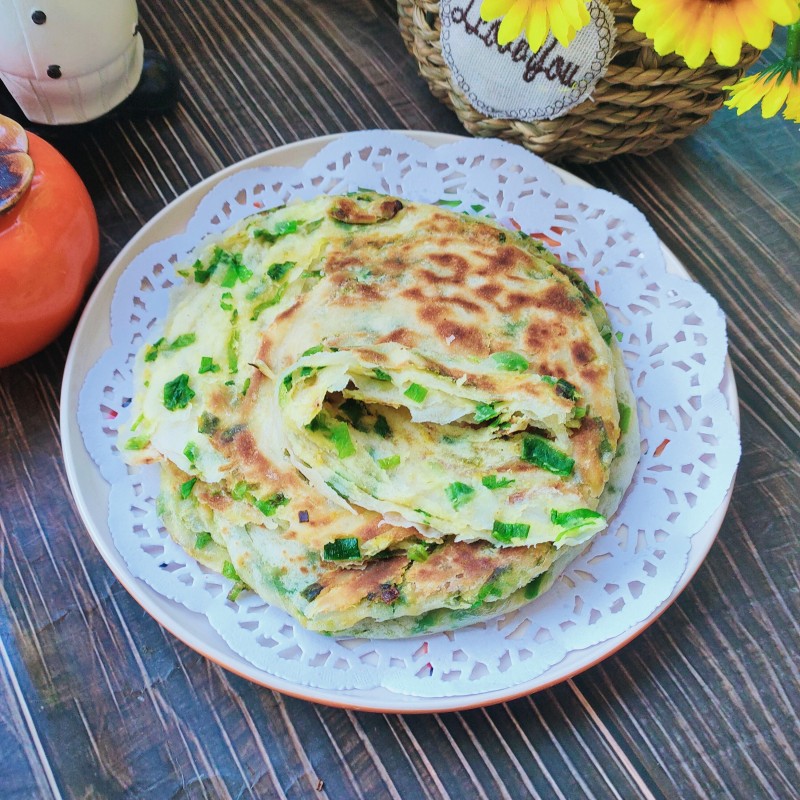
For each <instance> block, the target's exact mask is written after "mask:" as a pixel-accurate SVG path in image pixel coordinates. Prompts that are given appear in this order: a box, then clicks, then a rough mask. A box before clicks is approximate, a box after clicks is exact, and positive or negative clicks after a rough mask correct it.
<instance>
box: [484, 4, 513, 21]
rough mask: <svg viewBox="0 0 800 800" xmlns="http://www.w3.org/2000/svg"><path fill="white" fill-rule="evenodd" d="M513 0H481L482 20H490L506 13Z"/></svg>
mask: <svg viewBox="0 0 800 800" xmlns="http://www.w3.org/2000/svg"><path fill="white" fill-rule="evenodd" d="M514 2H515V0H483V2H482V3H481V19H482V20H483V21H484V22H492V21H494V20H496V19H497V18H498V17H502V16H505V15H506V14H508V11H509V9H510V8H511V6H513V5H514Z"/></svg>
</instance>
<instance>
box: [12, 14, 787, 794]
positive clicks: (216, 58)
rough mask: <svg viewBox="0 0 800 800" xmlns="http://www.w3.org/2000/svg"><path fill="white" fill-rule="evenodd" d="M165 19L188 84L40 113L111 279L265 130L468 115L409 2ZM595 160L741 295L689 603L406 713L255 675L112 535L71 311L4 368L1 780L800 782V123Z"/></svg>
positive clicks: (716, 134)
mask: <svg viewBox="0 0 800 800" xmlns="http://www.w3.org/2000/svg"><path fill="white" fill-rule="evenodd" d="M140 16H141V24H142V29H143V32H144V36H145V40H146V42H147V43H148V45H149V46H151V47H154V48H156V49H159V50H161V51H162V52H165V53H167V54H168V55H170V56H171V57H172V58H173V59H174V60H175V62H176V63H177V65H178V66H179V68H180V70H181V73H182V75H183V97H182V101H181V103H180V105H179V106H178V107H177V108H176V109H175V110H174V111H173V112H172V113H169V114H168V115H166V116H163V117H153V118H149V119H147V118H140V119H118V118H113V117H109V118H106V119H103V120H101V121H98V122H97V123H94V124H91V125H86V126H80V127H76V128H70V129H68V128H59V129H52V128H51V129H46V128H37V127H32V129H33V130H36V131H37V132H39V133H40V134H42V135H44V136H45V137H46V138H48V139H49V140H50V141H51V142H52V143H54V144H55V145H56V146H57V147H58V148H59V149H60V150H61V151H62V152H63V153H64V154H65V155H66V156H67V157H68V158H69V159H70V160H71V162H72V163H73V164H74V165H75V167H76V168H77V169H78V171H79V172H80V174H81V176H82V178H83V179H84V181H85V183H86V184H87V186H88V188H89V191H90V193H91V195H92V198H93V200H94V202H95V205H96V207H97V212H98V215H99V219H100V225H101V236H102V252H101V258H100V264H99V266H98V269H97V277H99V276H100V275H101V274H102V273H103V271H104V270H105V269H106V268H107V267H108V265H109V263H110V262H111V260H112V259H113V258H114V256H115V255H116V254H117V252H118V251H119V250H120V249H121V248H122V246H123V245H124V244H125V243H126V242H127V241H128V239H129V238H130V237H131V236H133V235H134V234H135V233H136V232H137V230H138V229H139V228H140V227H141V225H142V224H143V223H144V222H146V221H147V220H148V219H149V218H150V217H152V216H153V215H154V214H155V213H156V212H158V211H159V210H160V209H161V208H163V207H164V206H165V205H166V204H167V203H169V202H170V201H171V200H172V199H174V198H175V197H177V196H179V195H180V194H181V193H182V192H183V191H185V190H186V189H187V188H189V187H190V186H192V185H194V184H196V183H197V182H198V181H200V180H201V179H202V178H203V177H205V176H207V175H210V174H212V173H213V172H215V171H217V170H218V169H220V168H221V167H224V166H226V165H228V164H232V163H234V162H236V161H238V160H240V159H242V158H244V157H246V156H250V155H252V154H254V153H257V152H259V151H262V150H264V149H266V148H270V147H273V146H276V145H279V144H282V143H285V142H291V141H295V140H298V139H302V138H307V137H311V136H316V135H320V134H328V133H335V132H338V131H346V130H357V129H360V128H416V129H424V130H437V131H443V132H451V133H461V132H463V131H462V129H461V127H460V124H459V123H458V120H457V119H456V118H455V117H454V116H453V115H452V114H451V113H450V112H449V111H448V110H446V109H445V108H444V107H443V106H441V105H440V104H439V103H438V102H437V101H436V100H434V99H433V97H432V96H431V95H430V93H429V91H428V88H427V86H426V85H425V84H424V82H423V81H422V80H421V79H420V78H419V77H418V76H417V71H416V64H415V62H414V61H413V59H412V58H411V57H410V56H409V55H407V53H406V52H405V50H404V49H403V46H402V43H401V40H400V37H399V34H398V31H397V26H396V12H395V9H394V7H393V4H392V0H374V2H370V1H369V0H327V2H323V1H322V0H319V1H318V2H312V1H311V0H298V1H297V2H288V3H277V2H247V3H241V2H235V0H206V1H205V2H201V1H200V0H141V2H140ZM0 113H11V114H14V113H15V110H14V107H13V104H12V103H11V102H10V100H9V98H8V97H7V96H6V95H3V94H2V93H0ZM573 171H574V172H575V173H576V174H578V175H580V176H581V177H583V178H585V179H587V180H589V181H590V182H592V183H594V184H596V185H598V186H602V187H604V188H607V189H610V190H611V191H614V192H616V193H617V194H619V195H621V196H623V197H625V198H627V199H629V200H631V201H632V202H633V203H634V204H636V205H637V206H638V207H639V208H640V209H641V210H642V211H643V212H644V213H645V214H646V215H647V216H648V217H649V219H650V221H651V222H652V224H653V226H654V227H655V229H656V231H657V232H658V234H659V235H660V236H661V237H662V238H663V240H664V241H665V242H666V243H667V245H668V246H670V247H671V248H672V249H673V250H674V251H675V252H676V254H677V255H678V257H679V258H680V259H681V260H682V261H683V263H684V264H685V265H686V267H687V268H688V269H689V270H690V272H691V273H692V275H693V276H694V277H695V278H696V279H697V280H699V281H700V282H701V283H702V284H703V285H704V286H706V287H707V288H708V289H709V290H711V292H713V294H714V295H715V296H716V297H717V298H718V300H719V301H720V303H721V304H722V306H723V308H724V310H725V312H726V313H727V315H728V320H729V335H730V352H731V358H732V360H733V364H734V369H735V372H736V378H737V382H738V389H739V393H740V398H741V413H742V438H743V456H742V464H741V468H740V470H739V474H738V478H737V481H736V490H735V493H734V497H733V502H732V504H731V507H730V511H729V513H728V516H727V518H726V520H725V523H724V524H723V526H722V530H721V532H720V535H719V538H718V540H717V542H716V544H715V545H714V547H713V548H712V550H711V553H710V554H709V556H708V558H707V560H706V561H705V563H704V565H703V566H702V568H701V569H700V571H699V572H698V574H697V575H696V577H695V578H694V580H693V581H692V582H691V583H690V585H689V587H688V588H687V589H686V590H685V591H684V592H683V594H682V595H681V597H680V598H679V599H678V600H677V602H676V603H674V605H673V606H672V607H670V608H669V610H668V611H667V612H666V613H665V614H664V615H663V616H662V617H661V618H660V619H659V620H658V622H657V623H655V624H654V625H653V626H652V627H651V628H649V629H648V630H647V631H646V632H645V633H644V634H642V635H641V636H639V637H638V638H637V639H635V640H634V641H633V642H631V643H630V644H629V645H627V646H626V647H625V648H623V649H622V650H621V651H620V652H619V653H617V654H616V655H614V656H613V657H611V658H609V659H607V660H606V661H605V662H603V663H601V664H600V665H598V666H596V667H594V668H593V669H591V670H589V671H587V672H585V673H583V674H581V675H579V676H578V677H576V678H574V679H573V680H570V681H567V682H566V683H563V684H561V685H559V686H556V687H555V688H553V689H550V690H548V691H544V692H541V693H539V694H536V695H534V696H531V697H527V698H523V699H519V700H515V701H513V702H510V703H507V704H503V705H498V706H494V707H491V708H487V709H485V710H473V711H468V712H463V713H452V714H443V715H424V716H388V715H381V714H371V713H362V712H351V711H343V710H338V709H331V708H327V707H323V706H318V705H313V704H311V703H307V702H304V701H301V700H296V699H292V698H287V697H284V696H281V695H278V694H276V693H274V692H272V691H269V690H266V689H262V688H260V687H258V686H255V685H252V684H250V683H248V682H246V681H244V680H241V679H239V678H237V677H235V676H232V675H231V674H229V673H227V672H225V671H224V670H223V669H221V668H219V667H217V666H215V665H214V664H212V663H210V662H208V661H206V660H205V659H204V658H202V657H201V656H199V655H197V654H195V653H194V652H193V651H191V650H189V649H188V648H187V647H185V646H184V645H183V644H181V643H180V642H178V641H177V640H176V639H174V638H173V637H172V636H171V635H170V634H168V633H167V632H166V631H164V630H162V629H161V628H160V627H159V625H158V624H156V623H155V622H154V621H153V620H151V619H150V618H149V617H148V616H147V615H145V613H144V612H143V611H142V610H141V609H140V607H139V606H138V605H137V604H136V603H135V602H134V601H133V600H132V599H131V598H130V597H129V596H128V594H127V593H126V592H125V590H124V589H122V587H121V586H120V585H119V584H118V583H117V581H116V580H115V579H114V578H113V576H112V574H111V573H110V572H109V570H108V569H107V567H106V566H105V564H104V562H103V561H102V559H101V558H100V556H99V555H98V553H97V552H96V550H95V549H94V547H93V545H92V543H91V541H90V539H89V537H88V535H87V533H86V531H85V529H84V527H83V524H82V523H81V520H80V518H79V516H78V514H77V511H76V509H75V506H74V505H73V503H72V500H71V496H70V492H69V489H68V486H67V482H66V478H65V473H64V465H63V461H62V457H61V450H60V445H59V430H58V397H59V390H60V383H61V377H62V372H63V367H64V361H65V358H66V353H67V349H68V347H69V343H70V335H71V329H70V330H68V331H67V332H66V333H65V334H64V335H63V336H61V338H60V339H59V340H58V341H57V342H56V343H54V344H53V345H52V346H50V347H48V348H47V349H46V350H45V351H43V352H42V353H40V354H39V355H37V356H35V357H33V358H31V359H29V360H28V361H26V362H24V363H21V364H19V365H16V366H13V367H10V368H7V369H4V370H2V371H0V797H2V798H6V799H9V798H14V799H15V800H16V798H20V800H21V799H23V798H32V797H42V798H50V797H65V798H200V797H208V798H218V797H220V798H227V797H232V798H252V797H259V798H260V797H291V798H305V797H329V798H350V797H354V798H370V799H372V798H379V797H394V798H417V797H423V798H442V797H453V798H459V800H460V799H461V798H472V797H481V798H489V800H495V798H501V797H503V798H521V797H528V796H534V797H545V798H550V797H555V798H582V797H599V798H605V797H621V798H627V797H655V798H679V797H680V798H687V797H697V798H705V797H721V798H793V797H800V764H799V761H800V746H799V744H798V742H799V741H800V719H799V718H798V716H799V715H800V621H799V620H800V589H799V588H798V583H799V582H800V559H799V558H798V542H799V541H800V534H798V531H800V514H798V495H799V494H800V482H799V481H798V451H800V447H799V445H800V403H798V388H799V387H798V373H799V370H798V360H799V357H798V347H797V343H798V340H799V339H800V335H799V334H800V331H798V328H799V327H800V326H799V325H798V319H799V317H798V310H797V309H798V306H799V305H800V293H798V275H799V273H800V245H799V244H798V241H799V240H800V221H799V219H798V218H799V217H800V185H799V178H800V134H799V133H798V128H797V127H796V126H793V125H790V124H789V123H786V122H784V121H782V120H780V119H776V120H772V121H763V120H761V118H760V117H759V116H757V115H755V112H754V113H753V114H750V115H747V116H745V117H743V118H741V119H738V120H737V119H736V118H735V117H734V115H733V114H732V113H730V112H727V111H723V112H720V113H719V114H717V115H716V116H715V118H714V119H713V120H712V122H711V123H710V124H709V125H707V126H706V127H705V128H703V129H702V130H700V131H699V132H698V133H696V134H695V135H694V136H693V137H691V138H690V139H687V140H685V141H683V142H681V143H679V144H677V145H675V146H673V147H672V148H670V149H669V150H667V151H662V152H660V153H658V154H656V155H654V156H651V157H649V158H647V159H645V160H642V159H636V158H625V157H621V158H618V159H616V160H613V161H611V162H607V163H604V164H600V165H597V166H593V167H584V168H576V169H574V170H573ZM1 294H2V287H0V295H1Z"/></svg>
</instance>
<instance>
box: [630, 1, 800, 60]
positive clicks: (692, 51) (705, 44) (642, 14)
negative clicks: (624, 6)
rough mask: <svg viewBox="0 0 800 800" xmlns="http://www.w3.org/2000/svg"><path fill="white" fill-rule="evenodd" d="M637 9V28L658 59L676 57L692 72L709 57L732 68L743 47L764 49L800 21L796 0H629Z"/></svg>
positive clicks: (799, 9) (634, 19)
mask: <svg viewBox="0 0 800 800" xmlns="http://www.w3.org/2000/svg"><path fill="white" fill-rule="evenodd" d="M631 2H632V3H633V5H634V6H636V8H638V9H639V11H637V13H636V16H635V17H634V18H633V27H634V28H635V29H636V30H637V31H639V33H643V34H644V35H645V36H647V37H648V38H649V39H652V40H653V46H654V47H655V50H656V52H657V53H659V54H660V55H662V56H664V55H667V54H668V53H677V54H678V55H680V56H682V57H683V59H684V61H685V62H686V65H687V66H688V67H690V68H692V69H695V68H697V67H699V66H700V65H701V64H702V63H703V62H704V61H705V60H706V59H707V58H708V54H709V53H713V54H714V59H715V60H716V61H717V63H718V64H721V65H722V66H725V67H732V66H734V65H735V64H736V63H737V62H738V61H739V57H740V55H741V51H742V44H743V43H744V42H748V43H749V44H751V45H753V46H754V47H757V48H758V49H759V50H764V49H765V48H767V47H769V44H770V42H771V41H772V28H773V25H774V24H775V23H777V24H778V25H789V24H791V23H792V22H796V21H797V19H798V18H800V3H798V1H797V0H631Z"/></svg>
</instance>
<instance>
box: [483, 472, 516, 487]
mask: <svg viewBox="0 0 800 800" xmlns="http://www.w3.org/2000/svg"><path fill="white" fill-rule="evenodd" d="M481 483H482V484H483V485H484V486H485V487H486V488H487V489H505V488H507V487H508V486H511V485H512V484H513V483H514V478H498V477H497V475H484V476H483V477H482V478H481Z"/></svg>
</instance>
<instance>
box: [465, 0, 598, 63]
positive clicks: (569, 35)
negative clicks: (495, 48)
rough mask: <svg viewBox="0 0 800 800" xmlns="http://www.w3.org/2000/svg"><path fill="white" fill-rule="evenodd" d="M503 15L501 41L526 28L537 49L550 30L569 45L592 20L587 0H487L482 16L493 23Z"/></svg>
mask: <svg viewBox="0 0 800 800" xmlns="http://www.w3.org/2000/svg"><path fill="white" fill-rule="evenodd" d="M499 17H502V18H503V21H502V22H501V23H500V27H499V29H498V31H497V42H498V44H501V45H503V44H508V43H509V42H513V41H514V39H516V38H517V36H519V35H520V33H522V31H523V30H524V31H525V36H526V37H527V39H528V46H529V47H530V48H531V50H533V51H534V52H535V51H536V50H538V49H539V48H540V47H541V46H542V45H543V44H544V40H545V39H546V38H547V34H548V33H549V32H550V31H552V32H553V36H554V37H555V38H556V39H557V40H558V42H559V44H561V45H563V46H564V47H566V46H567V45H568V44H569V43H570V42H571V41H572V40H573V39H574V38H575V34H576V33H577V32H578V31H579V30H580V29H581V28H582V27H583V26H584V25H586V23H587V22H589V12H588V10H587V9H586V0H483V2H482V3H481V18H482V19H483V20H484V21H485V22H493V21H494V20H496V19H498V18H499Z"/></svg>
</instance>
